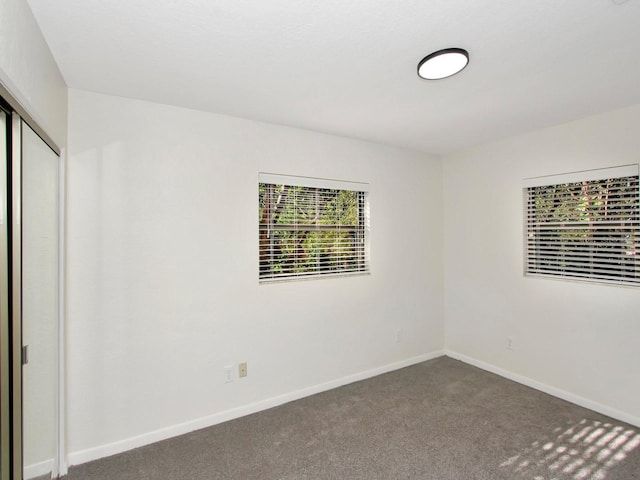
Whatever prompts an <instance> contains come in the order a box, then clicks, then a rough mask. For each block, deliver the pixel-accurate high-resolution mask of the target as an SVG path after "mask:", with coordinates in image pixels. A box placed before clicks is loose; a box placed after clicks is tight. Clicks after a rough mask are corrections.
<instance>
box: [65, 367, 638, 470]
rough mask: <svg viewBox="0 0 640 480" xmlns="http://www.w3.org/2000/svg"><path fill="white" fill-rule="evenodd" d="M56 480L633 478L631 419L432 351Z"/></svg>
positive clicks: (634, 446)
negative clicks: (407, 363) (420, 359)
mask: <svg viewBox="0 0 640 480" xmlns="http://www.w3.org/2000/svg"><path fill="white" fill-rule="evenodd" d="M65 479H66V480H98V479H99V480H178V479H180V480H183V479H184V480H272V479H273V480H311V479H314V480H332V479H336V480H383V479H384V480H390V479H420V480H431V479H432V480H474V479H477V480H481V479H482V480H484V479H487V480H500V479H505V480H518V479H531V480H569V479H570V480H605V479H606V480H634V479H640V428H637V427H634V426H632V425H629V424H626V423H623V422H620V421H617V420H614V419H612V418H609V417H605V416H603V415H600V414H598V413H595V412H593V411H590V410H587V409H584V408H581V407H578V406H576V405H573V404H571V403H568V402H565V401H563V400H560V399H558V398H555V397H552V396H549V395H547V394H544V393H541V392H539V391H536V390H533V389H530V388H528V387H525V386H522V385H520V384H517V383H514V382H511V381H509V380H506V379H504V378H501V377H499V376H497V375H494V374H491V373H488V372H485V371H483V370H480V369H478V368H475V367H472V366H469V365H467V364H464V363H462V362H459V361H456V360H453V359H451V358H448V357H440V358H436V359H434V360H430V361H427V362H424V363H421V364H418V365H414V366H411V367H407V368H403V369H401V370H398V371H395V372H391V373H388V374H384V375H380V376H378V377H375V378H371V379H368V380H364V381H361V382H357V383H353V384H350V385H346V386H344V387H340V388H337V389H335V390H331V391H328V392H324V393H320V394H317V395H313V396H311V397H307V398H304V399H301V400H297V401H295V402H291V403H288V404H285V405H282V406H279V407H276V408H272V409H270V410H266V411H263V412H260V413H257V414H254V415H249V416H246V417H243V418H239V419H236V420H232V421H229V422H226V423H223V424H220V425H215V426H213V427H209V428H206V429H203V430H198V431H196V432H192V433H189V434H187V435H183V436H180V437H176V438H172V439H169V440H165V441H162V442H158V443H155V444H153V445H148V446H145V447H142V448H138V449H135V450H131V451H128V452H125V453H122V454H119V455H115V456H112V457H108V458H104V459H100V460H97V461H94V462H90V463H86V464H83V465H79V466H74V467H72V468H71V469H70V471H69V474H68V475H67V476H66V477H65Z"/></svg>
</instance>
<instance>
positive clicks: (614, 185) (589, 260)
mask: <svg viewBox="0 0 640 480" xmlns="http://www.w3.org/2000/svg"><path fill="white" fill-rule="evenodd" d="M638 188H639V187H638V176H637V175H636V176H628V177H620V178H610V179H606V180H591V181H584V182H574V183H563V184H557V185H547V186H540V187H531V188H528V189H527V197H528V198H527V212H526V215H527V219H526V222H527V242H526V243H527V244H526V254H527V258H526V272H527V273H529V274H540V275H551V276H560V277H570V278H574V279H582V280H595V281H604V282H613V283H624V284H630V285H636V286H640V200H639V190H638Z"/></svg>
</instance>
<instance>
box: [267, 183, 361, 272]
mask: <svg viewBox="0 0 640 480" xmlns="http://www.w3.org/2000/svg"><path fill="white" fill-rule="evenodd" d="M260 179H261V180H262V179H263V177H262V176H261V178H260ZM291 183H292V182H291ZM365 202H366V193H365V192H364V191H356V190H345V189H335V188H320V187H317V186H311V187H310V186H304V185H287V184H286V183H264V182H262V181H261V182H260V183H259V238H260V241H259V244H260V266H259V278H260V280H262V281H266V280H277V279H283V278H291V277H306V276H314V275H330V274H334V275H335V274H348V273H360V272H366V271H368V263H367V254H366V232H367V221H368V219H367V216H366V209H365Z"/></svg>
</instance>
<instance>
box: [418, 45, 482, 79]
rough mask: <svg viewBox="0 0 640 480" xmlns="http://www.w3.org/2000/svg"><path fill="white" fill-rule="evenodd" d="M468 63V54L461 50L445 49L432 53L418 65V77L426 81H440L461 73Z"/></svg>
mask: <svg viewBox="0 0 640 480" xmlns="http://www.w3.org/2000/svg"><path fill="white" fill-rule="evenodd" d="M468 63H469V52H467V51H466V50H464V49H462V48H445V49H443V50H438V51H437V52H433V53H431V54H429V55H427V56H426V57H424V58H423V59H422V60H420V63H419V64H418V75H419V76H420V77H422V78H424V79H426V80H440V79H441V78H447V77H450V76H451V75H455V74H456V73H458V72H460V71H462V70H463V69H464V67H466V66H467V64H468Z"/></svg>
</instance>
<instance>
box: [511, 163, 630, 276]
mask: <svg viewBox="0 0 640 480" xmlns="http://www.w3.org/2000/svg"><path fill="white" fill-rule="evenodd" d="M639 173H640V166H639V165H638V164H631V165H623V166H618V167H609V168H601V169H593V170H586V171H579V172H572V173H566V174H558V175H549V176H541V177H533V178H527V179H524V181H523V189H522V192H523V232H524V235H523V256H522V258H523V275H524V276H525V277H530V278H546V279H555V280H564V281H573V282H581V283H589V284H604V285H616V286H624V287H631V288H638V287H640V176H639ZM626 177H636V182H637V183H636V185H634V190H636V191H635V193H634V194H632V195H631V196H628V195H627V196H628V198H631V199H634V200H635V202H634V203H633V204H632V207H631V208H632V209H633V214H632V220H631V222H630V223H631V224H632V225H631V226H630V227H626V226H625V227H614V226H612V227H610V228H609V230H611V231H614V230H616V229H622V228H629V232H631V239H632V247H631V248H632V250H633V252H634V254H633V255H632V256H633V260H632V261H631V264H632V265H631V267H630V268H631V271H630V272H631V275H629V274H628V270H627V271H625V269H624V268H625V267H624V266H623V265H622V263H623V262H620V263H619V264H616V263H611V259H612V258H615V257H616V255H615V254H614V255H612V257H611V258H609V257H607V256H605V255H601V252H597V251H596V253H600V255H595V254H594V255H593V257H594V258H596V259H597V258H598V257H602V258H603V260H602V261H600V260H594V259H593V258H592V259H591V260H590V262H589V261H583V260H582V258H580V259H579V260H580V261H583V264H580V265H577V266H573V265H572V266H571V267H567V266H566V264H565V266H564V267H563V268H557V269H556V270H555V271H553V270H552V269H550V268H549V266H548V265H547V268H548V269H549V271H547V272H540V270H541V268H540V264H539V263H538V268H537V269H532V268H530V267H531V265H532V263H533V262H535V260H534V261H533V262H531V261H530V258H531V256H532V254H534V255H535V254H537V256H538V258H540V257H544V255H541V254H540V252H539V251H538V250H534V249H532V241H531V240H530V232H531V228H532V223H531V222H530V221H531V217H530V213H531V212H530V209H529V202H530V195H531V189H533V188H536V187H557V186H562V185H566V184H579V183H582V184H584V182H600V181H604V180H614V179H622V178H626ZM576 186H577V185H576ZM587 207H588V204H586V206H585V208H587ZM607 208H609V207H607ZM614 220H617V218H615V219H614ZM533 223H536V222H533ZM538 223H539V222H538ZM554 223H555V224H559V225H561V226H558V227H556V229H553V228H551V230H557V231H560V232H566V231H568V230H569V229H570V228H571V227H574V228H577V229H579V228H580V226H583V225H584V226H587V227H588V228H590V229H592V231H594V232H596V233H600V232H599V231H598V230H599V229H600V228H603V227H601V226H600V224H607V223H608V224H612V223H613V222H599V221H598V220H597V219H596V220H592V221H591V220H590V221H585V222H575V224H574V225H572V224H573V223H574V222H571V221H567V222H554ZM538 228H540V225H538ZM604 230H605V232H604V233H606V227H605V228H604ZM616 234H617V235H618V236H620V233H619V232H616ZM538 238H539V237H538ZM604 238H606V239H609V240H611V239H614V238H615V237H614V235H611V236H607V237H604ZM561 245H562V248H564V245H565V244H564V243H562V244H561ZM604 245H605V242H603V241H600V240H599V241H597V242H593V243H592V244H591V245H590V246H589V245H588V244H587V243H584V244H578V245H577V247H578V248H577V249H575V250H574V251H572V252H571V254H572V255H575V254H576V252H578V253H583V257H586V256H587V255H584V253H585V252H587V251H594V250H595V249H597V248H603V246H604ZM611 247H612V248H613V249H614V250H615V248H620V249H622V248H624V247H623V246H622V243H621V242H619V243H618V244H616V243H614V242H611ZM583 249H584V251H581V250H583ZM558 250H559V249H558ZM550 252H551V255H553V253H554V250H552V249H551V250H550ZM614 253H615V252H614ZM556 254H557V253H556ZM570 257H571V255H570ZM618 257H619V258H621V259H622V257H620V256H619V254H618ZM540 261H541V260H540V259H539V260H538V262H540ZM566 261H567V262H576V260H575V258H573V257H571V258H569V260H566ZM551 263H553V262H551ZM602 263H610V264H611V265H612V266H613V267H614V268H612V269H611V270H613V271H614V273H611V274H609V273H602V272H599V271H596V270H598V269H602ZM532 270H537V271H532ZM587 270H590V275H591V276H589V275H586V274H585V273H586V271H587ZM603 277H606V278H603Z"/></svg>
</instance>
